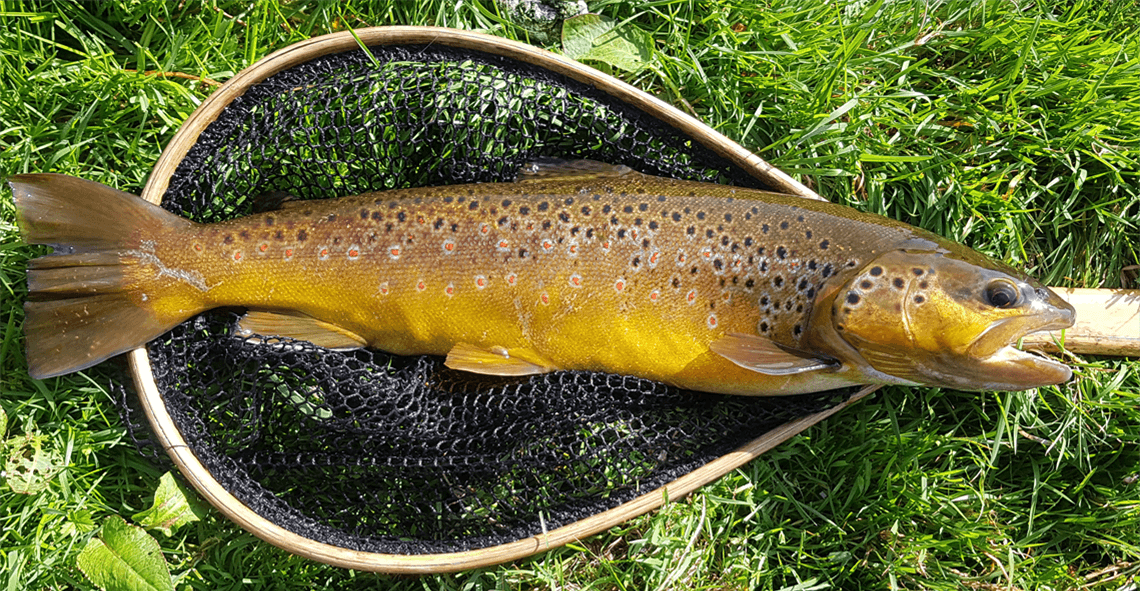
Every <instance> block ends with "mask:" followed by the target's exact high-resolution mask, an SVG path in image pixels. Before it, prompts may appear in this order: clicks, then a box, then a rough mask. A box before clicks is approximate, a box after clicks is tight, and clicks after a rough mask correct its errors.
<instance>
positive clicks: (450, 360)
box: [444, 343, 558, 376]
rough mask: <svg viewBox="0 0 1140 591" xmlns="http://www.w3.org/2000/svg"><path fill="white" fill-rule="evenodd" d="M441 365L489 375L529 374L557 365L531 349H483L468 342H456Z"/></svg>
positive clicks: (551, 368)
mask: <svg viewBox="0 0 1140 591" xmlns="http://www.w3.org/2000/svg"><path fill="white" fill-rule="evenodd" d="M444 365H446V366H447V367H450V368H451V369H457V370H461V371H469V372H471V373H478V374H484V375H492V376H529V375H534V374H540V373H547V372H551V371H554V370H556V369H558V368H557V367H554V365H553V364H552V363H550V362H549V361H548V360H546V359H545V358H543V357H542V356H541V355H539V354H538V353H537V352H535V351H532V350H530V349H512V350H510V351H508V350H507V349H505V348H503V347H493V348H491V349H484V348H483V347H478V346H475V345H470V344H468V343H456V345H455V346H454V347H452V348H451V351H449V352H448V353H447V360H446V361H445V362H444Z"/></svg>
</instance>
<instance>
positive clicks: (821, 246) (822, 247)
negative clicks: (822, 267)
mask: <svg viewBox="0 0 1140 591" xmlns="http://www.w3.org/2000/svg"><path fill="white" fill-rule="evenodd" d="M829 246H831V241H830V240H821V241H820V243H819V249H820V250H827V247H829Z"/></svg>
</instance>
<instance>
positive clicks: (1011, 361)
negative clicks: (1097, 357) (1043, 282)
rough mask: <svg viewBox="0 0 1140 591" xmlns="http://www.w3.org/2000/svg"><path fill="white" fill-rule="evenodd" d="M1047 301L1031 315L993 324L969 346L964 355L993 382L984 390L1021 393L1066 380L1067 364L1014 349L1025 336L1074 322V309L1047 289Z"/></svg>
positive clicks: (1069, 376) (1058, 328) (1061, 328)
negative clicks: (972, 360) (968, 356)
mask: <svg viewBox="0 0 1140 591" xmlns="http://www.w3.org/2000/svg"><path fill="white" fill-rule="evenodd" d="M1042 289H1045V290H1046V291H1048V294H1047V296H1048V301H1047V302H1046V301H1038V302H1036V303H1035V305H1034V309H1033V311H1032V313H1031V314H1029V315H1026V316H1018V317H1014V318H1008V319H1005V320H1001V321H998V322H995V323H994V325H993V326H991V327H990V328H989V329H987V330H986V331H985V332H983V333H982V334H980V335H978V338H977V339H975V340H974V342H973V343H971V344H970V345H969V348H968V349H967V353H968V354H969V355H971V356H972V357H975V358H977V359H978V360H979V361H980V363H981V364H982V365H983V366H984V367H985V368H986V371H987V373H988V374H989V375H991V376H994V377H995V378H997V377H998V376H1000V379H994V380H993V381H992V382H991V384H990V385H988V386H987V388H991V389H995V390H1025V389H1029V388H1037V387H1040V386H1048V385H1053V384H1060V383H1063V382H1067V381H1069V379H1070V378H1072V376H1073V370H1072V369H1071V368H1069V366H1068V365H1065V364H1064V363H1061V362H1059V361H1055V360H1053V359H1050V358H1048V357H1044V356H1042V355H1037V354H1035V353H1031V352H1028V351H1023V350H1021V349H1019V348H1017V344H1018V343H1019V342H1020V341H1021V339H1023V338H1025V337H1026V336H1027V335H1030V334H1034V333H1038V332H1047V331H1055V330H1063V329H1066V328H1069V327H1071V326H1073V324H1074V323H1075V322H1076V310H1075V309H1074V308H1073V306H1072V305H1071V304H1069V303H1068V302H1066V301H1065V300H1063V299H1061V297H1060V296H1058V295H1057V294H1056V293H1054V292H1053V291H1052V290H1049V289H1048V288H1042Z"/></svg>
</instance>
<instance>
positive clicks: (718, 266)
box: [713, 259, 724, 271]
mask: <svg viewBox="0 0 1140 591" xmlns="http://www.w3.org/2000/svg"><path fill="white" fill-rule="evenodd" d="M713 268H714V269H716V270H717V271H720V270H722V269H724V261H722V260H720V259H715V260H713Z"/></svg>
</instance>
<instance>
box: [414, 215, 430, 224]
mask: <svg viewBox="0 0 1140 591" xmlns="http://www.w3.org/2000/svg"><path fill="white" fill-rule="evenodd" d="M416 221H417V222H419V223H421V224H426V223H427V220H425V219H424V216H422V215H421V216H417V217H416Z"/></svg>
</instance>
